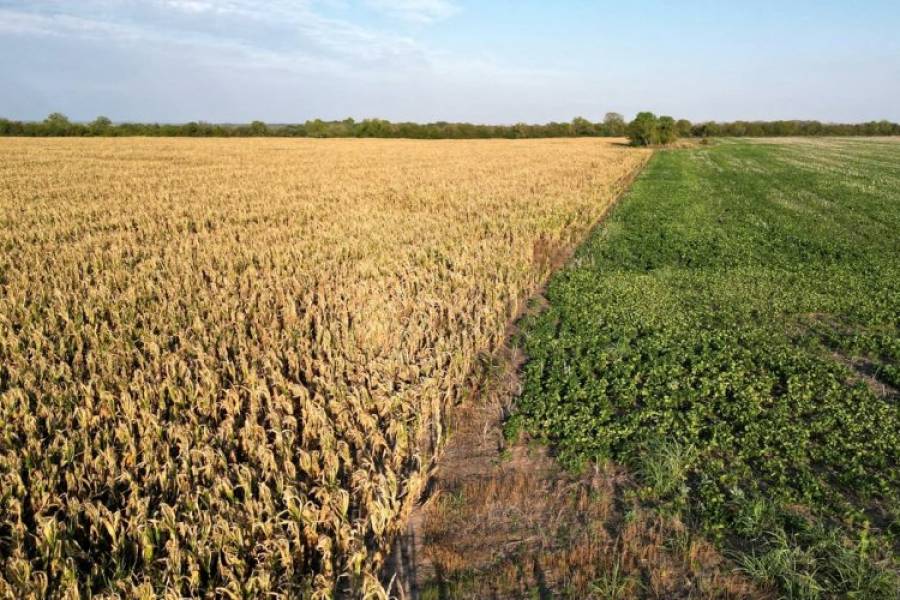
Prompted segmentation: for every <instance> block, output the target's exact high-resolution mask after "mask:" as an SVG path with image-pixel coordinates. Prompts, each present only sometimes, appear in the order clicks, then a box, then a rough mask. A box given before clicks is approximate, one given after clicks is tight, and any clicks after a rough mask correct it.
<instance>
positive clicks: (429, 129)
mask: <svg viewBox="0 0 900 600" xmlns="http://www.w3.org/2000/svg"><path fill="white" fill-rule="evenodd" d="M642 114H645V113H642ZM662 118H665V117H661V119H662ZM101 119H103V120H104V121H103V124H102V126H101V127H98V126H97V125H98V124H99V123H98V121H99V120H101ZM107 121H109V120H108V119H106V117H98V120H96V121H94V122H93V123H89V124H82V123H73V122H71V121H69V119H68V118H67V117H66V116H65V115H62V114H60V113H53V114H52V115H50V116H49V117H48V118H47V119H45V120H44V121H40V122H23V121H11V120H9V119H0V136H6V135H15V136H29V137H42V136H88V135H103V136H134V135H141V136H185V137H248V136H270V137H384V138H412V139H481V138H509V139H512V138H550V137H572V136H611V137H620V136H623V135H626V133H627V129H628V126H626V124H625V119H624V117H622V115H620V114H619V113H614V112H609V113H606V116H605V117H604V119H603V121H602V122H601V123H592V122H590V121H589V120H587V119H584V118H582V117H576V118H575V119H573V120H572V122H571V123H557V122H551V123H544V124H540V125H535V124H528V123H517V124H515V125H481V124H473V123H447V122H443V121H441V122H437V123H392V122H391V121H386V120H384V119H365V120H363V121H361V122H359V123H357V122H356V121H354V120H353V119H350V118H348V119H344V120H343V121H322V120H321V119H314V120H310V121H306V122H305V123H293V124H284V125H266V124H265V123H263V122H262V121H253V122H252V123H250V124H249V125H222V124H210V123H202V122H201V123H197V122H192V123H184V124H181V125H174V124H166V125H160V124H158V123H118V124H115V125H113V124H112V122H111V121H109V122H107ZM675 132H676V136H677V137H687V136H694V137H713V136H757V137H759V136H769V137H772V136H812V135H817V136H818V135H832V136H852V135H900V125H898V124H897V123H891V122H888V121H872V122H869V123H858V124H840V123H819V122H818V121H770V122H762V121H757V122H747V121H735V122H734V123H713V122H706V123H699V124H697V125H691V122H690V121H687V120H685V119H681V120H679V121H677V122H676V123H675ZM652 143H657V142H652ZM647 145H649V144H647Z"/></svg>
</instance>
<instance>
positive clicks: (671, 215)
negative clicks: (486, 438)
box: [506, 139, 900, 598]
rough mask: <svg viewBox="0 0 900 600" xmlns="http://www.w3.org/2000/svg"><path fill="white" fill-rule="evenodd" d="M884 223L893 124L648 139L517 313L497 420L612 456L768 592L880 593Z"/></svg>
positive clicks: (894, 458) (887, 279)
mask: <svg viewBox="0 0 900 600" xmlns="http://www.w3.org/2000/svg"><path fill="white" fill-rule="evenodd" d="M898 232H900V143H897V141H896V140H886V139H882V140H836V139H831V140H785V141H779V142H773V141H771V140H769V141H757V142H748V141H735V140H727V141H723V142H721V143H718V144H715V145H712V146H709V147H698V148H694V149H688V150H668V151H666V150H664V151H660V152H657V153H656V155H655V156H654V158H653V159H652V160H651V162H650V164H649V165H648V166H647V168H646V169H645V170H644V171H643V173H642V174H641V176H640V177H639V178H638V180H637V181H636V182H635V184H634V186H633V187H632V188H631V190H630V191H629V193H628V194H626V196H625V197H624V198H623V199H622V201H621V202H620V203H619V204H618V205H617V206H616V208H615V209H613V211H612V213H611V215H610V217H609V218H608V220H606V221H605V222H604V224H603V225H602V226H601V227H600V228H598V229H597V230H596V232H595V233H594V234H593V235H592V237H591V238H590V239H589V240H588V242H586V243H585V244H584V245H583V246H582V247H581V248H580V249H579V251H578V252H577V253H576V255H575V258H574V259H573V261H572V262H571V263H570V264H569V265H568V266H567V267H566V268H565V269H563V270H562V271H561V272H559V273H558V274H557V275H556V276H554V277H553V279H552V280H551V282H550V285H549V288H548V290H547V292H546V297H547V300H548V307H547V308H546V310H544V311H542V312H540V314H537V315H535V316H532V317H529V318H528V319H527V321H526V322H525V323H523V324H522V329H523V338H522V339H523V341H522V343H523V346H524V349H525V352H526V354H527V355H528V357H529V361H528V363H527V364H526V365H525V367H524V372H523V374H522V377H523V379H524V392H523V394H522V396H521V398H519V400H518V405H517V412H516V414H515V415H514V416H513V417H512V419H511V420H510V421H509V422H508V423H507V425H506V431H507V435H508V436H509V437H510V438H511V439H513V438H516V437H517V435H518V434H519V433H520V432H523V431H524V432H527V433H528V434H529V435H530V436H532V437H534V438H536V439H538V440H542V441H544V442H546V443H547V444H549V445H550V447H551V449H552V450H553V451H554V453H555V455H556V456H557V458H558V459H559V460H560V461H561V462H562V463H563V464H565V465H567V466H568V467H570V468H572V469H573V470H576V471H577V470H579V469H582V468H584V467H585V466H586V465H588V464H606V463H613V464H617V465H625V466H627V467H628V468H629V469H630V471H631V472H633V473H634V474H635V476H636V478H637V480H638V483H639V486H638V488H637V489H636V490H635V491H634V495H635V496H636V499H637V500H638V501H639V502H640V503H641V505H642V506H643V507H645V508H649V509H651V510H654V511H656V512H657V513H659V514H660V515H665V516H666V517H671V518H677V519H679V520H681V521H683V522H684V523H687V524H688V525H689V526H690V527H692V528H694V529H695V530H696V531H699V532H701V533H702V534H703V535H705V536H706V537H708V539H710V540H713V541H714V542H715V543H716V544H717V546H718V547H719V548H720V549H721V550H722V551H723V552H724V553H725V554H726V555H727V556H729V557H731V558H732V559H733V561H734V565H735V568H736V569H738V570H739V571H740V572H741V573H743V574H745V575H746V576H748V577H749V578H750V579H751V580H753V581H754V582H756V583H757V584H758V585H760V586H762V588H763V589H766V590H769V592H771V593H775V594H778V595H779V596H781V597H788V598H838V597H839V598H844V597H858V598H894V597H896V594H897V590H898V589H900V585H898V559H900V555H898V547H900V469H898V465H900V410H898V404H897V402H898V387H900V378H898V374H900V371H898V368H900V235H898ZM618 584H620V585H618ZM618 584H617V585H618V587H616V593H617V594H619V593H620V594H623V595H621V596H615V597H637V596H639V595H640V594H641V591H642V590H644V592H646V589H645V588H643V587H642V581H641V580H639V579H635V580H627V581H624V582H622V581H619V582H618ZM609 597H614V596H609Z"/></svg>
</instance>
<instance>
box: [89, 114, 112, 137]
mask: <svg viewBox="0 0 900 600" xmlns="http://www.w3.org/2000/svg"><path fill="white" fill-rule="evenodd" d="M111 127H112V120H110V118H109V117H104V116H99V117H97V118H96V119H94V120H93V121H91V123H90V124H89V125H88V129H89V130H90V132H91V135H107V134H109V130H110V128H111Z"/></svg>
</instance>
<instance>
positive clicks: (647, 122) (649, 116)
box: [626, 112, 659, 146]
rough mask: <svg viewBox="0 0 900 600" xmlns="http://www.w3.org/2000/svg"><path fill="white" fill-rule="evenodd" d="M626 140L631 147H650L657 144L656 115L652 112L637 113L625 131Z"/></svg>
mask: <svg viewBox="0 0 900 600" xmlns="http://www.w3.org/2000/svg"><path fill="white" fill-rule="evenodd" d="M626 134H627V135H628V139H629V140H630V141H631V144H632V145H633V146H652V145H654V144H658V143H659V131H658V130H657V119H656V115H654V114H653V113H652V112H639V113H638V114H637V116H636V117H635V118H634V121H632V122H631V123H629V124H628V127H627V129H626Z"/></svg>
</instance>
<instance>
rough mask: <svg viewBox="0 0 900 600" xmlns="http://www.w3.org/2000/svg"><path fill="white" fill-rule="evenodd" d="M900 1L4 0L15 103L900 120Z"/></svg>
mask: <svg viewBox="0 0 900 600" xmlns="http://www.w3.org/2000/svg"><path fill="white" fill-rule="evenodd" d="M898 31H900V2H897V1H896V0H894V1H884V2H876V1H869V2H864V1H859V2H850V1H841V2H838V1H829V0H824V1H819V2H812V1H806V0H796V1H788V0H782V1H780V2H775V1H771V2H770V1H768V0H753V1H749V0H744V1H727V0H722V1H718V2H713V1H699V0H697V1H691V0H684V1H681V2H676V1H668V2H666V1H662V0H657V1H649V0H647V1H634V2H627V1H622V0H620V1H618V2H605V1H596V2H589V1H587V0H584V1H575V0H573V1H568V2H567V1H563V0H558V1H551V0H545V1H539V0H518V1H513V0H498V1H487V0H484V1H481V2H475V1H469V0H0V72H2V78H3V84H2V91H0V116H3V117H7V118H15V119H40V118H43V117H44V116H46V115H47V114H48V113H49V112H52V111H61V112H64V113H66V114H67V115H69V117H71V118H73V119H77V120H88V119H92V118H93V117H95V116H97V115H101V114H102V115H106V116H109V117H110V118H112V119H113V120H116V121H122V120H138V121H163V122H183V121H189V120H207V121H216V122H243V121H249V120H253V119H261V120H264V121H268V122H296V121H304V120H306V119H309V118H315V117H321V118H324V119H341V118H344V117H347V116H352V117H354V118H357V119H361V118H365V117H381V118H387V119H391V120H415V121H430V120H448V121H457V120H461V121H474V122H494V123H512V122H518V121H525V122H545V121H549V120H566V121H567V120H569V119H571V118H572V117H573V116H576V115H582V116H585V117H588V118H590V119H594V120H599V119H601V118H602V116H603V114H604V113H605V112H607V111H617V112H621V113H623V114H625V115H626V116H627V117H631V116H632V115H633V114H634V113H635V112H637V111H639V110H652V111H655V112H657V113H662V114H671V115H673V116H675V117H679V118H680V117H685V118H689V119H691V120H695V121H698V120H705V119H719V120H732V119H739V118H742V119H780V118H808V119H820V120H823V121H865V120H871V119H882V118H886V119H891V120H894V121H900V42H898V40H900V34H898Z"/></svg>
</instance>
